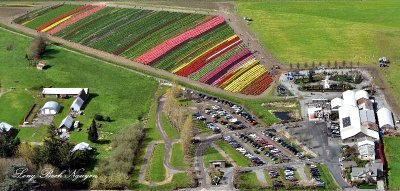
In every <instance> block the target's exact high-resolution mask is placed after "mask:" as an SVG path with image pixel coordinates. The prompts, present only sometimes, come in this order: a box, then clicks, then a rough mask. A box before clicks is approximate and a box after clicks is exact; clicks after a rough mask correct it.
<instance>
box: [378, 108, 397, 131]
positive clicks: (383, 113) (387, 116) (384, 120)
mask: <svg viewBox="0 0 400 191" xmlns="http://www.w3.org/2000/svg"><path fill="white" fill-rule="evenodd" d="M376 114H377V115H378V122H379V127H380V128H394V122H393V121H394V120H393V115H392V112H391V111H390V110H389V109H387V108H385V107H384V108H381V109H379V110H378V111H377V112H376Z"/></svg>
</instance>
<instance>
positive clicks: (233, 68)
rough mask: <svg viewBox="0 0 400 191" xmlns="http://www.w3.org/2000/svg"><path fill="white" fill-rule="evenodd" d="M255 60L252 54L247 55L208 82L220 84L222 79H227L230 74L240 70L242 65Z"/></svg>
mask: <svg viewBox="0 0 400 191" xmlns="http://www.w3.org/2000/svg"><path fill="white" fill-rule="evenodd" d="M255 61H256V58H255V57H254V55H249V57H247V58H246V59H244V60H243V61H241V62H239V63H236V64H234V65H233V66H232V67H231V68H230V69H229V70H228V71H226V72H224V73H222V75H221V76H220V77H219V78H217V79H213V81H211V82H210V83H211V85H213V86H216V85H219V84H222V83H223V82H224V81H226V80H227V79H229V77H230V76H232V75H233V74H235V73H236V72H237V71H238V70H240V69H241V68H243V67H246V66H247V65H248V64H251V63H253V62H255Z"/></svg>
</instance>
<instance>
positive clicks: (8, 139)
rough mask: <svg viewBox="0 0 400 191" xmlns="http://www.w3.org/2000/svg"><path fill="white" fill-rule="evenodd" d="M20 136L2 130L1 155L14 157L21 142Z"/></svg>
mask: <svg viewBox="0 0 400 191" xmlns="http://www.w3.org/2000/svg"><path fill="white" fill-rule="evenodd" d="M20 143H21V142H20V140H19V138H14V137H13V136H11V135H8V134H7V133H1V132H0V157H12V156H14V154H15V153H16V152H17V149H18V145H19V144H20Z"/></svg>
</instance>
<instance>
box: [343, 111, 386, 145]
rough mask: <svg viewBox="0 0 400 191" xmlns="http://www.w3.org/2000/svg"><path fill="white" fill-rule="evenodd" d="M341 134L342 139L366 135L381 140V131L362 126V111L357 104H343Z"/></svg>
mask: <svg viewBox="0 0 400 191" xmlns="http://www.w3.org/2000/svg"><path fill="white" fill-rule="evenodd" d="M339 125H340V136H341V138H342V140H345V139H349V138H351V139H357V138H360V137H363V136H364V135H366V136H369V137H372V138H374V139H375V140H379V133H378V132H377V131H374V130H370V129H368V128H366V127H365V126H361V118H360V112H359V110H358V108H357V107H355V106H343V107H340V108H339Z"/></svg>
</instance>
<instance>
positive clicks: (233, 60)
mask: <svg viewBox="0 0 400 191" xmlns="http://www.w3.org/2000/svg"><path fill="white" fill-rule="evenodd" d="M248 54H250V51H249V50H248V49H244V50H243V51H242V52H240V53H239V54H237V55H234V56H232V57H231V58H229V59H228V60H227V61H226V62H224V63H223V64H221V65H219V66H218V68H216V69H215V70H213V71H211V72H209V73H208V74H206V75H204V76H203V77H202V78H201V79H200V82H203V83H204V82H208V80H210V79H211V78H213V77H214V76H216V75H217V74H219V73H221V72H222V73H225V72H226V71H228V70H229V69H230V68H231V67H232V66H233V65H234V64H235V63H237V62H239V61H240V59H243V57H244V56H246V55H248ZM229 66H230V67H229ZM209 84H211V82H210V83H209Z"/></svg>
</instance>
